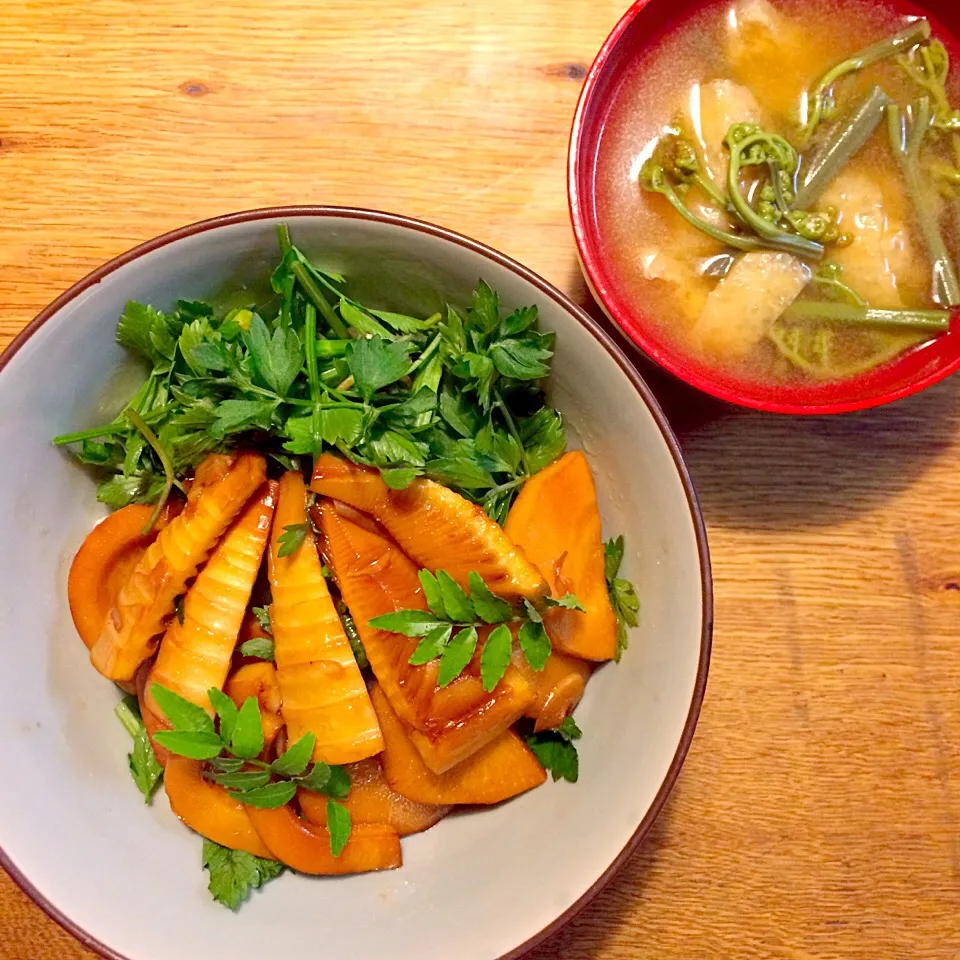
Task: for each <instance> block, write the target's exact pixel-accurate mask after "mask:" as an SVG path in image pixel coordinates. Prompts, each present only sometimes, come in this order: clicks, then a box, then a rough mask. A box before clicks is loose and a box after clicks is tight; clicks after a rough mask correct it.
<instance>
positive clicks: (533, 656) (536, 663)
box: [517, 620, 552, 672]
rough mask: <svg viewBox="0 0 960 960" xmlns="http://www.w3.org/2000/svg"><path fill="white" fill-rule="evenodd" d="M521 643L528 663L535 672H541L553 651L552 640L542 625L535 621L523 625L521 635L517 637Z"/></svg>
mask: <svg viewBox="0 0 960 960" xmlns="http://www.w3.org/2000/svg"><path fill="white" fill-rule="evenodd" d="M517 639H518V640H519V641H520V649H521V650H522V651H523V655H524V657H526V659H527V663H529V664H530V666H531V668H532V669H533V670H536V671H537V672H539V671H541V670H542V669H543V668H544V667H545V666H546V663H547V658H548V657H549V656H550V651H551V649H552V647H551V644H550V638H549V637H548V636H547V631H546V630H545V629H544V626H543V624H542V623H538V622H536V621H534V620H528V621H527V622H526V623H523V624H521V626H520V633H519V634H518V636H517Z"/></svg>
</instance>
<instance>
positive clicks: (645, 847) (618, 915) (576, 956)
mask: <svg viewBox="0 0 960 960" xmlns="http://www.w3.org/2000/svg"><path fill="white" fill-rule="evenodd" d="M671 806H672V800H670V799H668V800H667V803H666V805H665V806H664V808H663V809H662V810H661V811H660V816H659V817H657V819H656V821H655V822H654V824H653V826H652V827H651V828H650V832H649V833H648V834H647V836H646V839H645V840H644V841H643V843H642V844H641V846H640V849H639V850H638V851H637V852H636V853H635V854H634V855H633V856H632V857H631V858H630V859H629V860H628V861H627V863H626V864H625V865H624V867H623V869H622V870H621V871H620V872H619V873H618V874H617V875H616V876H615V877H614V878H613V879H612V880H611V881H610V882H609V883H608V884H607V886H606V887H604V888H603V890H602V891H601V892H600V893H599V894H597V896H596V898H595V899H594V900H592V901H591V902H590V903H589V904H588V905H587V907H586V908H585V909H584V910H583V912H582V913H580V914H578V915H577V916H576V917H574V919H573V920H571V921H570V922H569V923H568V924H567V925H566V926H565V927H563V929H561V930H559V931H558V932H557V933H555V934H554V935H553V936H552V937H550V938H549V939H548V940H545V941H544V942H543V943H542V944H540V946H539V947H537V948H536V949H534V950H532V951H531V952H530V953H529V954H525V955H524V960H593V958H594V957H598V956H601V955H603V954H604V953H607V952H609V951H608V950H607V949H606V948H607V945H608V941H609V940H610V939H611V938H613V937H614V936H615V935H616V934H617V931H618V929H619V928H620V927H621V926H622V925H624V924H626V923H627V920H628V918H629V916H630V915H631V913H632V912H639V911H641V910H642V909H643V896H644V888H645V887H646V884H647V880H648V877H649V873H650V870H651V868H652V867H653V866H654V864H655V863H656V860H657V857H658V855H659V852H660V847H661V845H662V844H663V842H664V839H665V838H666V836H667V833H668V832H669V830H670V810H671Z"/></svg>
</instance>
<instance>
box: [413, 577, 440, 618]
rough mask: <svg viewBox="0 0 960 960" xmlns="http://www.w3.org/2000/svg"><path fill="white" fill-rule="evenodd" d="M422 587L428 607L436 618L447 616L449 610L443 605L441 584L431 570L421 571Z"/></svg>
mask: <svg viewBox="0 0 960 960" xmlns="http://www.w3.org/2000/svg"><path fill="white" fill-rule="evenodd" d="M418 576H419V578H420V586H421V587H423V595H424V597H425V598H426V601H427V606H428V607H429V608H430V612H431V613H432V614H433V615H434V616H435V617H444V618H446V616H447V608H446V607H445V606H444V605H443V593H442V591H441V590H440V584H439V583H438V582H437V578H436V577H435V576H434V575H433V574H432V573H431V572H430V571H429V570H426V569H424V570H421V571H420V572H419V574H418Z"/></svg>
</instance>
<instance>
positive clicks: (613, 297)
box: [568, 0, 960, 414]
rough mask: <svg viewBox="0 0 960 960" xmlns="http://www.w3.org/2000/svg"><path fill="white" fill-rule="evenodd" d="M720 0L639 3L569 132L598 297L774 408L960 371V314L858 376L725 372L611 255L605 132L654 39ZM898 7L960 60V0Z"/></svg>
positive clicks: (623, 319) (814, 409)
mask: <svg viewBox="0 0 960 960" xmlns="http://www.w3.org/2000/svg"><path fill="white" fill-rule="evenodd" d="M718 2H719V3H720V5H721V6H722V5H723V3H722V0H706V2H705V0H638V2H637V3H635V4H634V5H633V6H632V7H630V9H629V10H627V12H626V13H625V14H624V15H623V17H622V18H621V19H620V21H619V23H617V25H616V26H615V27H614V29H613V31H612V32H611V33H610V35H609V37H607V39H606V41H605V43H604V44H603V47H602V48H601V49H600V52H599V53H598V54H597V57H596V59H595V60H594V62H593V65H592V66H591V68H590V71H589V73H588V74H587V78H586V81H585V83H584V87H583V91H582V93H581V96H580V101H579V103H578V105H577V111H576V114H575V117H574V121H573V129H572V132H571V138H570V154H569V164H568V191H569V200H570V215H571V218H572V221H573V229H574V234H575V237H576V243H577V250H578V254H579V257H580V263H581V266H582V269H583V273H584V276H585V278H586V280H587V283H588V284H589V286H590V289H591V291H592V293H593V295H594V297H595V298H596V299H597V301H598V302H599V304H600V305H601V307H602V308H603V310H604V311H605V312H606V314H607V315H608V316H609V317H610V318H611V320H612V321H613V322H614V323H616V324H617V325H618V326H619V327H620V328H621V329H622V330H623V331H624V332H625V333H626V334H627V335H628V336H629V337H630V338H631V339H632V340H633V341H634V343H636V344H637V346H638V347H640V349H641V350H642V351H643V352H644V354H646V356H647V357H649V358H650V359H651V360H653V361H654V362H656V363H657V364H659V365H660V366H661V367H663V368H664V369H665V370H667V371H669V372H670V373H672V374H673V375H674V376H676V377H679V378H680V379H681V380H684V381H686V382H687V383H689V384H691V385H692V386H694V387H696V388H698V389H700V390H702V391H704V392H705V393H708V394H711V395H712V396H715V397H718V398H720V399H721V400H726V401H728V402H730V403H735V404H739V405H741V406H744V407H753V408H755V409H759V410H766V411H770V412H774V413H791V414H825V413H843V412H847V411H851V410H863V409H867V408H869V407H875V406H880V405H881V404H885V403H889V402H891V401H893V400H898V399H900V398H901V397H906V396H909V395H910V394H913V393H917V392H918V391H920V390H923V389H925V388H927V387H929V386H932V385H933V384H935V383H937V382H939V381H940V380H943V379H944V378H945V377H947V376H949V375H950V374H952V373H954V372H955V371H956V370H957V369H958V368H960V319H958V315H957V313H956V312H955V313H954V316H953V318H952V322H951V328H950V330H949V332H947V333H944V334H942V335H940V336H939V337H936V338H935V339H932V340H931V341H929V342H927V343H925V344H923V345H921V346H919V347H916V348H914V349H911V350H909V351H907V352H906V353H903V354H901V355H900V356H899V357H897V358H895V359H894V360H892V361H890V362H888V363H886V364H884V365H882V366H880V367H876V368H874V369H873V370H870V371H868V372H866V373H862V374H859V375H857V376H855V377H852V378H849V379H844V380H834V381H823V382H817V381H815V380H812V379H810V380H806V381H804V380H799V379H798V380H795V381H781V382H771V381H769V380H761V379H759V378H756V377H750V376H749V375H747V374H741V373H734V372H730V371H724V370H722V369H719V368H718V367H716V366H713V365H710V364H709V363H707V362H705V361H703V360H701V359H699V358H697V357H695V356H693V355H692V354H691V353H690V352H687V351H686V350H685V349H684V348H683V347H682V345H680V344H678V343H677V342H675V340H674V339H673V338H671V337H670V336H669V335H668V333H667V332H666V326H665V324H664V323H662V322H658V321H663V320H664V317H663V316H657V312H658V308H657V307H656V306H655V304H654V302H652V300H651V299H650V298H647V297H644V296H643V295H642V294H641V295H638V292H637V287H636V284H633V285H631V283H630V282H628V279H627V277H626V276H625V273H624V270H623V268H622V265H620V264H618V262H617V260H616V257H614V256H612V255H611V253H612V251H611V244H610V240H609V237H608V236H607V235H606V231H605V227H604V224H605V223H607V222H609V221H608V220H607V219H605V211H604V209H603V204H604V197H603V190H602V183H601V181H600V177H601V176H602V175H603V164H602V155H603V151H604V149H605V143H604V136H605V134H606V133H607V131H608V130H609V129H610V127H611V123H612V120H613V118H614V116H615V114H614V111H615V109H616V107H617V103H618V95H619V94H620V93H621V92H622V91H623V89H624V84H626V83H633V84H635V85H637V84H639V86H636V89H642V84H643V82H644V76H645V73H644V71H645V70H646V64H645V62H644V57H645V54H647V53H648V52H649V51H650V50H651V48H652V46H653V45H654V44H657V43H659V42H660V41H662V40H663V39H664V38H665V37H667V36H668V35H669V34H671V33H672V32H673V31H676V30H677V29H679V28H681V27H682V26H683V25H684V24H685V23H686V22H687V21H688V20H689V19H690V18H691V17H695V16H697V15H698V14H700V13H701V12H702V11H704V10H705V9H706V8H707V7H708V6H709V5H717V4H718ZM773 2H774V3H775V4H776V3H777V0H773ZM889 6H890V7H891V8H892V9H893V10H894V11H895V12H896V13H898V14H903V15H905V16H913V17H917V16H925V17H927V18H928V19H929V20H930V22H931V26H932V30H933V34H934V35H935V36H936V37H938V38H939V39H940V40H942V41H943V42H944V43H945V45H946V46H947V48H948V50H949V51H950V53H951V54H953V55H954V61H955V62H957V63H958V64H960V47H958V45H957V42H956V38H957V36H958V35H960V5H958V4H956V3H955V2H954V0H926V2H924V3H922V4H920V5H917V4H915V3H912V2H899V0H898V2H896V3H891V4H889ZM871 39H872V38H871ZM862 45H863V41H862V40H861V39H860V38H857V39H855V40H854V41H853V42H852V44H851V51H850V52H854V49H855V48H858V47H860V46H862ZM665 119H666V118H665ZM637 189H639V187H638V188H637ZM660 311H661V312H662V308H660Z"/></svg>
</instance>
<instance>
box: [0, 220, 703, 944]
mask: <svg viewBox="0 0 960 960" xmlns="http://www.w3.org/2000/svg"><path fill="white" fill-rule="evenodd" d="M298 217H340V218H347V219H354V220H370V221H373V222H375V223H384V224H390V225H392V226H398V227H404V228H406V229H410V230H416V231H418V232H420V233H425V234H428V235H430V236H434V237H438V238H440V239H442V240H447V241H449V242H451V243H454V244H456V245H457V246H460V247H464V248H466V249H467V250H471V251H473V252H474V253H478V254H480V255H481V256H483V257H486V258H487V259H488V260H491V261H493V262H494V263H496V264H498V265H500V266H502V267H505V268H506V269H508V270H510V271H511V272H513V273H514V274H516V275H517V276H519V277H521V278H522V279H524V280H526V281H527V282H529V283H531V284H533V286H535V287H536V288H537V289H538V290H539V291H540V292H541V293H542V294H544V295H545V296H548V297H550V299H552V300H554V301H555V302H556V303H557V304H558V305H559V306H561V307H562V308H563V309H565V310H566V311H567V312H568V313H570V314H572V315H573V316H574V317H575V318H576V319H577V320H578V321H579V322H580V323H581V324H582V325H583V326H584V327H586V328H587V330H589V331H590V333H591V334H593V336H594V338H595V339H596V340H597V341H598V342H599V343H600V345H601V346H602V347H603V348H604V349H605V350H606V351H607V353H609V354H610V356H611V357H612V358H613V359H614V360H615V361H616V362H617V364H618V366H619V367H620V369H621V370H622V371H623V372H624V374H625V375H626V376H627V378H628V379H629V380H630V382H631V383H632V384H633V387H634V389H635V390H636V391H637V393H639V394H640V396H641V398H642V399H643V401H644V402H645V403H646V405H647V407H648V408H649V410H650V412H651V414H652V415H653V418H654V419H655V420H656V422H657V426H658V427H659V428H660V432H661V434H662V435H663V438H664V440H665V441H666V443H667V446H668V447H669V449H670V453H671V456H672V457H673V460H674V464H675V465H676V468H677V473H678V474H679V476H680V481H681V484H682V485H683V490H684V493H685V494H686V497H687V503H688V506H689V508H690V517H691V520H692V521H693V527H694V534H695V537H696V541H697V553H698V556H699V560H700V581H701V591H702V619H701V630H700V657H699V662H698V665H697V678H696V683H695V684H694V689H693V695H692V697H691V699H690V708H689V710H688V712H687V718H686V720H685V722H684V727H683V733H682V735H681V737H680V742H679V743H678V744H677V749H676V752H675V753H674V756H673V760H672V761H671V763H670V766H669V767H668V768H667V773H666V776H665V777H664V779H663V782H662V783H661V784H660V788H659V789H658V790H657V794H656V796H655V797H654V800H653V803H652V804H651V805H650V808H649V809H648V810H647V812H646V814H645V815H644V817H643V819H642V820H641V821H640V823H639V825H638V826H637V829H636V830H635V831H634V833H633V835H632V836H631V837H630V839H629V840H628V841H627V843H626V845H625V846H624V847H623V849H622V850H621V851H620V853H619V854H617V856H616V857H615V858H614V860H613V862H612V863H611V864H610V865H609V866H608V867H607V869H606V870H604V871H603V873H602V874H600V876H599V877H598V878H597V879H596V880H595V881H594V882H593V883H592V884H591V885H590V887H589V888H588V889H587V890H586V891H585V892H584V893H583V894H582V895H581V896H580V897H579V899H577V900H576V902H574V903H573V904H571V906H569V907H568V908H567V909H566V910H564V911H563V913H561V914H560V915H559V916H558V917H556V918H555V919H554V920H553V921H551V922H550V923H549V924H547V926H545V927H544V928H543V929H541V930H540V931H539V932H538V933H535V934H534V935H533V936H532V937H529V938H528V939H527V940H525V941H524V942H523V943H522V944H520V945H519V946H517V947H514V948H513V949H512V950H509V951H508V952H507V953H505V954H503V955H502V956H501V957H499V958H498V960H519V958H521V957H523V956H525V955H527V954H528V953H530V951H531V950H533V949H534V948H535V947H536V946H538V945H539V944H541V943H542V942H543V941H544V940H546V939H547V938H548V937H550V936H552V935H553V934H554V933H556V932H557V931H558V930H560V929H561V928H562V927H564V926H566V924H567V923H569V922H570V921H571V920H572V919H573V918H574V917H575V916H576V915H577V914H579V913H580V912H581V911H582V910H583V909H584V908H585V907H586V906H587V904H588V903H590V901H591V900H593V898H594V897H596V896H597V894H598V893H600V891H601V890H602V889H603V888H604V887H605V886H606V885H607V884H608V883H609V882H610V881H611V880H612V879H613V877H614V876H615V875H616V874H617V873H619V871H620V870H621V869H622V868H623V866H624V864H625V863H626V862H627V860H629V859H630V857H631V856H632V855H633V854H634V852H635V851H636V850H637V848H638V847H639V846H640V843H641V842H642V841H643V839H644V837H645V836H646V835H647V833H648V832H649V831H650V828H651V827H652V826H653V823H654V821H655V820H656V818H657V816H658V815H659V813H660V811H661V810H662V808H663V806H664V804H665V803H666V800H667V797H668V796H669V794H670V791H671V790H672V789H673V786H674V784H675V783H676V781H677V777H678V776H679V774H680V768H681V767H682V766H683V761H684V759H685V758H686V755H687V751H688V750H689V748H690V744H691V742H692V741H693V734H694V731H695V729H696V726H697V720H698V718H699V716H700V708H701V706H702V704H703V699H704V695H705V693H706V686H707V673H708V671H709V666H710V649H711V642H712V637H713V581H712V577H711V569H710V552H709V547H708V544H707V532H706V527H705V525H704V521H703V514H702V512H701V510H700V503H699V500H698V499H697V494H696V491H695V490H694V487H693V481H692V480H691V478H690V472H689V470H688V469H687V465H686V463H685V462H684V459H683V454H682V453H681V451H680V444H679V442H678V440H677V437H676V435H675V434H674V432H673V429H672V428H671V426H670V424H669V422H668V421H667V418H666V416H665V415H664V413H663V410H662V409H661V407H660V404H659V403H658V402H657V400H656V398H655V397H654V395H653V393H652V391H651V390H650V387H648V386H647V384H646V382H645V381H644V380H643V378H642V377H641V376H640V374H639V373H638V372H637V370H636V369H635V368H634V366H633V365H632V364H631V363H630V361H629V360H628V359H627V357H626V355H625V354H624V353H623V351H622V350H621V349H620V347H619V346H618V345H617V344H616V343H615V342H614V340H613V338H612V337H611V336H610V335H609V334H608V333H607V332H606V331H605V330H603V329H602V328H601V327H600V326H599V325H598V324H597V323H596V321H595V320H593V318H592V317H590V316H589V315H588V314H587V313H586V312H585V311H584V310H583V309H581V308H580V307H579V306H577V305H576V304H575V303H574V302H573V301H572V300H571V299H570V298H569V297H568V296H567V295H566V294H564V293H562V292H561V291H560V290H559V289H558V288H557V287H555V286H553V284H551V283H549V282H547V281H546V280H544V279H543V278H542V277H541V276H539V275H538V274H536V273H534V272H533V271H532V270H530V269H529V268H528V267H525V266H523V264H521V263H519V262H518V261H516V260H514V259H513V258H511V257H508V256H506V255H505V254H503V253H500V252H499V251H497V250H494V249H493V248H492V247H489V246H487V245H486V244H483V243H480V242H479V241H477V240H472V239H471V238H469V237H466V236H464V235H463V234H460V233H456V232H455V231H453V230H450V229H448V228H446V227H441V226H437V225H436V224H432V223H427V222H426V221H423V220H416V219H414V218H412V217H407V216H404V215H402V214H395V213H386V212H384V211H380V210H368V209H364V208H362V207H339V206H331V205H316V206H309V205H303V206H300V205H291V206H277V207H260V208H257V209H254V210H244V211H240V212H237V213H228V214H223V215H221V216H217V217H212V218H210V219H207V220H200V221H197V222H196V223H191V224H188V225H186V226H183V227H179V228H177V229H175V230H171V231H169V232H167V233H164V234H161V235H160V236H159V237H155V238H154V239H152V240H147V241H146V242H144V243H141V244H139V245H138V246H136V247H134V248H133V249H131V250H128V251H127V252H126V253H122V254H120V255H119V256H117V257H114V258H113V259H112V260H109V261H108V262H107V263H105V264H103V265H102V266H100V267H98V268H97V269H96V270H94V271H93V272H92V273H89V274H87V276H85V277H84V278H83V279H81V280H78V281H77V282H76V283H75V284H73V286H71V287H70V288H69V289H68V290H66V291H65V292H64V293H62V294H60V296H59V297H57V298H56V300H54V301H53V302H52V303H50V304H48V305H47V306H46V307H44V309H43V310H41V311H40V313H38V314H37V316H36V317H34V319H33V320H31V321H30V323H28V324H27V326H26V327H24V329H23V330H22V331H21V332H20V333H19V334H17V336H16V337H14V339H13V340H12V341H11V343H10V344H9V346H8V347H7V348H6V350H5V351H4V352H3V353H2V354H0V372H2V371H3V369H4V368H5V367H6V365H7V364H8V363H9V362H10V360H12V359H13V357H14V356H15V355H16V353H17V351H19V350H20V348H21V347H22V346H23V345H24V344H25V343H26V342H27V341H28V340H29V339H30V337H32V336H33V335H34V334H35V333H36V332H37V331H38V330H39V329H40V328H41V327H42V326H43V325H44V324H45V323H46V322H47V321H48V320H49V319H50V318H51V317H53V316H54V315H55V314H56V313H57V312H58V311H59V310H61V309H62V308H63V307H65V306H66V305H67V304H68V303H70V302H71V301H72V300H74V299H75V298H76V297H78V296H80V294H82V293H84V292H85V291H86V290H88V289H89V288H90V287H92V286H94V285H95V284H97V283H100V282H101V281H102V280H103V279H104V278H106V277H107V276H109V275H110V274H111V273H114V272H115V271H116V270H119V269H120V268H121V267H124V266H126V265H127V264H128V263H132V262H133V261H134V260H137V259H139V258H140V257H142V256H144V255H145V254H148V253H152V252H153V251H154V250H158V249H160V248H161V247H165V246H167V245H169V244H171V243H176V242H177V241H178V240H183V239H185V238H187V237H192V236H196V235H197V234H201V233H206V232H208V231H210V230H216V229H218V228H220V227H226V226H232V225H233V224H238V223H249V222H251V221H256V220H274V219H290V220H292V219H295V218H298ZM0 866H2V867H3V869H4V870H5V871H6V872H7V874H8V875H9V876H10V877H11V878H12V879H13V881H14V883H16V884H17V886H18V887H19V888H20V889H21V890H22V891H23V892H24V893H25V894H27V896H29V897H30V898H31V899H32V900H33V901H34V902H35V903H36V904H37V905H38V906H39V907H40V908H41V909H42V910H43V911H44V913H46V914H47V916H49V917H50V918H51V919H52V920H55V921H56V922H57V923H58V924H60V926H61V927H63V928H64V929H65V930H67V931H69V932H70V933H71V934H72V935H73V936H74V937H75V938H76V939H77V940H79V941H80V942H81V943H82V944H83V945H84V946H85V947H88V948H89V949H91V950H93V951H95V952H96V953H98V954H100V956H102V957H105V958H106V960H132V958H129V957H127V956H125V955H124V954H120V953H118V952H117V951H116V950H114V949H113V948H112V947H109V946H107V945H106V944H105V943H102V942H101V941H99V940H98V939H97V938H96V937H94V936H93V935H92V934H90V933H88V932H87V931H86V930H84V929H83V928H82V927H81V926H80V925H79V924H77V923H75V922H74V921H73V920H71V919H70V917H68V916H67V915H66V914H65V913H64V912H63V911H62V910H60V908H59V907H57V906H56V905H55V904H53V903H51V901H50V900H48V899H47V898H46V897H45V896H44V895H43V894H42V893H41V892H40V891H39V890H38V889H37V888H36V887H35V886H34V885H33V884H32V883H31V882H30V880H29V879H28V878H27V877H26V875H25V874H24V873H23V871H22V870H21V869H20V868H19V867H18V866H17V865H16V864H15V863H14V862H13V860H12V859H11V858H10V857H9V855H8V854H7V853H6V851H5V850H4V849H3V848H2V847H0Z"/></svg>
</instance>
